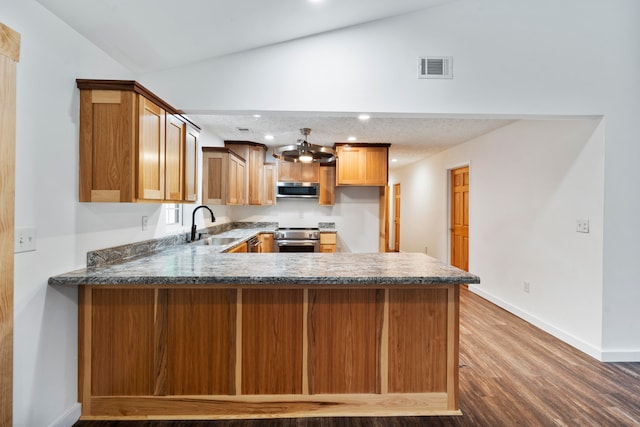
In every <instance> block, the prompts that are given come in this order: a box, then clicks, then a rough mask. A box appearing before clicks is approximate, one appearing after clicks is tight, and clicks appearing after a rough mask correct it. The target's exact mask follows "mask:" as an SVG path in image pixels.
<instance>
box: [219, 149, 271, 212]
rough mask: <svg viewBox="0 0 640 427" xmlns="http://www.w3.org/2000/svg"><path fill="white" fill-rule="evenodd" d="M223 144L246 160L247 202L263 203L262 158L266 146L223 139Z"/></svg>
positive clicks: (252, 203)
mask: <svg viewBox="0 0 640 427" xmlns="http://www.w3.org/2000/svg"><path fill="white" fill-rule="evenodd" d="M224 146H225V147H226V148H228V149H230V150H231V151H233V152H235V153H236V154H238V155H239V156H240V157H242V158H244V159H246V161H247V163H246V167H245V194H246V195H247V201H248V204H250V205H262V204H264V158H265V153H266V152H267V146H266V145H264V144H260V143H257V142H251V141H225V142H224Z"/></svg>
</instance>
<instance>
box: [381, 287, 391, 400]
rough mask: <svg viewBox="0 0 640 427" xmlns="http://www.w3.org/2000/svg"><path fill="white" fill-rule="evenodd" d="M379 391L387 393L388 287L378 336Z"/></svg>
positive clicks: (385, 292) (385, 291)
mask: <svg viewBox="0 0 640 427" xmlns="http://www.w3.org/2000/svg"><path fill="white" fill-rule="evenodd" d="M380 393H382V394H387V393H389V289H385V290H384V309H383V314H382V331H381V336H380Z"/></svg>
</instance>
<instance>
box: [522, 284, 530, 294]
mask: <svg viewBox="0 0 640 427" xmlns="http://www.w3.org/2000/svg"><path fill="white" fill-rule="evenodd" d="M530 287H531V284H530V283H529V282H524V283H523V284H522V290H523V291H524V292H525V293H526V294H528V293H529V289H530Z"/></svg>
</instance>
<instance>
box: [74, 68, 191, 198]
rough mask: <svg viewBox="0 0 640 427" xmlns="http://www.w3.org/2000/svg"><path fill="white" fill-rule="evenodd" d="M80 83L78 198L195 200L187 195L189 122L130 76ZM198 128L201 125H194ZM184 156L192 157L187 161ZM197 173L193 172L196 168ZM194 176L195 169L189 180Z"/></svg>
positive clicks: (82, 80) (186, 157)
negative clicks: (126, 79) (129, 77)
mask: <svg viewBox="0 0 640 427" xmlns="http://www.w3.org/2000/svg"><path fill="white" fill-rule="evenodd" d="M76 82H77V85H78V88H79V89H80V168H79V169H80V193H79V199H80V201H81V202H157V203H161V202H164V201H170V202H174V203H175V202H193V201H195V198H193V197H192V196H193V194H194V193H195V191H191V192H190V194H191V196H190V197H191V198H187V191H186V187H185V186H186V179H185V170H186V169H187V168H190V169H189V170H190V171H193V170H194V168H195V159H193V158H192V156H191V153H193V154H194V155H197V153H195V149H193V150H191V151H190V155H189V156H187V151H186V144H187V137H186V128H187V124H189V125H191V126H193V128H194V129H198V128H197V126H195V125H193V123H191V122H190V121H189V120H188V119H186V118H185V117H184V116H182V115H180V114H179V112H178V111H177V110H175V109H174V108H173V107H171V106H170V105H168V104H167V103H166V102H164V101H163V100H162V99H160V98H158V97H157V96H156V95H154V94H153V93H151V92H149V91H148V90H147V89H146V88H144V87H143V86H141V85H139V84H138V83H137V82H134V81H123V80H84V79H78V80H76ZM198 131H199V129H198ZM187 159H190V160H189V161H190V162H192V164H190V165H189V166H187ZM194 173H195V172H194ZM194 182H195V175H194V177H193V179H190V181H189V185H192V184H193V183H194Z"/></svg>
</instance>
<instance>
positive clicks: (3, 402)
mask: <svg viewBox="0 0 640 427" xmlns="http://www.w3.org/2000/svg"><path fill="white" fill-rule="evenodd" d="M19 59H20V34H19V33H17V32H16V31H14V30H12V29H11V28H9V27H7V26H6V25H4V24H1V23H0V100H2V102H0V159H2V161H1V162H0V396H2V398H1V399H0V425H3V426H5V425H6V426H10V425H12V423H13V324H14V323H13V322H14V320H13V315H14V314H13V286H14V284H13V282H14V253H13V251H14V249H15V248H14V244H13V241H14V234H15V230H14V227H15V167H16V161H15V158H16V74H17V70H16V62H17V61H18V60H19Z"/></svg>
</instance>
